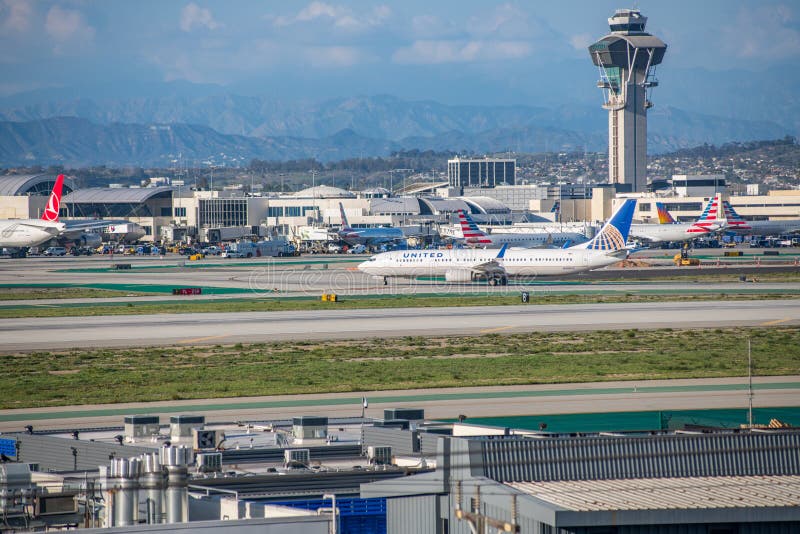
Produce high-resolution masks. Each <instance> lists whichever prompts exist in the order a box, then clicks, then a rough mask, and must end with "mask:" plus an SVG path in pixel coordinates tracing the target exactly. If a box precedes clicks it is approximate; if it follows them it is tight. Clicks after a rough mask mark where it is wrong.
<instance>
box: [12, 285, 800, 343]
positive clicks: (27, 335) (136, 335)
mask: <svg viewBox="0 0 800 534" xmlns="http://www.w3.org/2000/svg"><path fill="white" fill-rule="evenodd" d="M476 298H479V297H476ZM334 306H335V304H334ZM798 324H800V300H754V301H729V302H726V301H700V302H692V301H689V302H661V303H653V302H649V303H616V304H598V303H584V304H569V305H546V306H545V305H536V304H528V305H519V306H493V307H485V306H471V307H450V308H381V309H341V310H335V309H334V310H330V311H293V312H245V313H193V314H157V315H124V316H97V317H60V318H56V317H54V318H19V319H4V320H3V321H2V323H0V347H2V349H0V350H2V351H3V352H4V353H10V352H18V351H25V352H29V351H41V350H53V349H66V348H90V347H140V346H153V345H172V344H178V345H201V344H232V343H240V342H242V343H244V342H248V343H249V342H270V341H282V340H297V339H318V340H324V339H357V338H365V337H367V338H368V337H401V336H443V335H477V334H488V333H504V334H510V333H519V332H530V331H586V330H609V329H615V330H616V329H626V328H640V329H656V328H667V327H669V328H715V327H730V326H772V325H783V326H790V325H792V326H795V325H798Z"/></svg>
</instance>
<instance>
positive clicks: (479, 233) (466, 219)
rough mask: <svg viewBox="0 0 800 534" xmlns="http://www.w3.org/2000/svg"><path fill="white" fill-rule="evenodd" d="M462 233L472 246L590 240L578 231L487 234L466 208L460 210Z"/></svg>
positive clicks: (547, 244)
mask: <svg viewBox="0 0 800 534" xmlns="http://www.w3.org/2000/svg"><path fill="white" fill-rule="evenodd" d="M458 221H459V222H460V223H461V234H462V235H463V236H464V237H463V239H464V244H465V245H467V246H470V247H480V248H500V247H502V246H503V245H508V246H511V247H523V248H559V247H568V246H570V245H572V244H579V243H585V242H586V241H588V239H587V238H586V236H585V235H583V234H579V233H577V232H553V233H545V232H527V233H513V234H511V233H509V234H506V233H496V234H487V233H486V232H484V231H483V230H481V229H480V228H478V225H477V224H475V221H474V220H472V217H470V215H469V214H468V213H467V212H465V211H464V210H458Z"/></svg>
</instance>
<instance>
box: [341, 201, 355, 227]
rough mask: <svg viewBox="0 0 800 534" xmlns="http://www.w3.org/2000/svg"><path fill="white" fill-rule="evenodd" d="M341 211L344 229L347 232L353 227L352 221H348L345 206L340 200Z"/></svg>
mask: <svg viewBox="0 0 800 534" xmlns="http://www.w3.org/2000/svg"><path fill="white" fill-rule="evenodd" d="M339 213H341V215H342V230H343V231H346V232H349V231H351V230H352V228H350V223H349V222H347V215H345V214H344V206H343V205H342V203H341V202H339Z"/></svg>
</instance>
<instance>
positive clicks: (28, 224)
mask: <svg viewBox="0 0 800 534" xmlns="http://www.w3.org/2000/svg"><path fill="white" fill-rule="evenodd" d="M63 185H64V175H63V174H59V175H58V177H57V178H56V183H55V185H53V191H52V192H51V193H50V198H49V199H48V200H47V206H45V208H44V213H43V214H42V218H41V219H7V220H4V221H0V248H8V249H11V251H12V252H11V256H12V257H24V256H25V254H26V253H27V250H28V247H35V246H36V245H41V244H42V243H44V242H46V241H49V240H51V239H53V238H54V237H58V236H59V235H61V234H62V233H63V232H64V230H65V229H66V225H65V224H64V223H62V222H58V208H59V206H60V204H61V188H62V186H63Z"/></svg>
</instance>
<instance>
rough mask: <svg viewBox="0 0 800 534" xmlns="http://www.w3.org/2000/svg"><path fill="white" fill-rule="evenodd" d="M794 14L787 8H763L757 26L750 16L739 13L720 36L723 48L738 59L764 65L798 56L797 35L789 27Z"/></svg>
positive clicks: (798, 42)
mask: <svg viewBox="0 0 800 534" xmlns="http://www.w3.org/2000/svg"><path fill="white" fill-rule="evenodd" d="M794 18H795V17H794V11H793V10H792V8H791V7H790V6H787V5H776V6H768V5H762V6H761V7H760V8H759V11H758V19H759V23H758V24H753V20H752V12H751V11H748V10H745V9H744V8H742V9H740V10H739V13H738V15H737V17H736V20H735V22H734V23H733V24H732V25H729V26H726V27H723V28H722V29H721V30H722V31H721V32H720V36H721V40H722V47H723V48H724V49H725V50H726V51H727V52H728V53H730V54H733V55H734V56H735V57H737V58H740V59H759V58H762V59H763V60H765V61H769V60H775V59H785V58H789V57H794V58H797V57H798V56H800V31H798V30H797V28H795V27H792V23H793V21H794Z"/></svg>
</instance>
